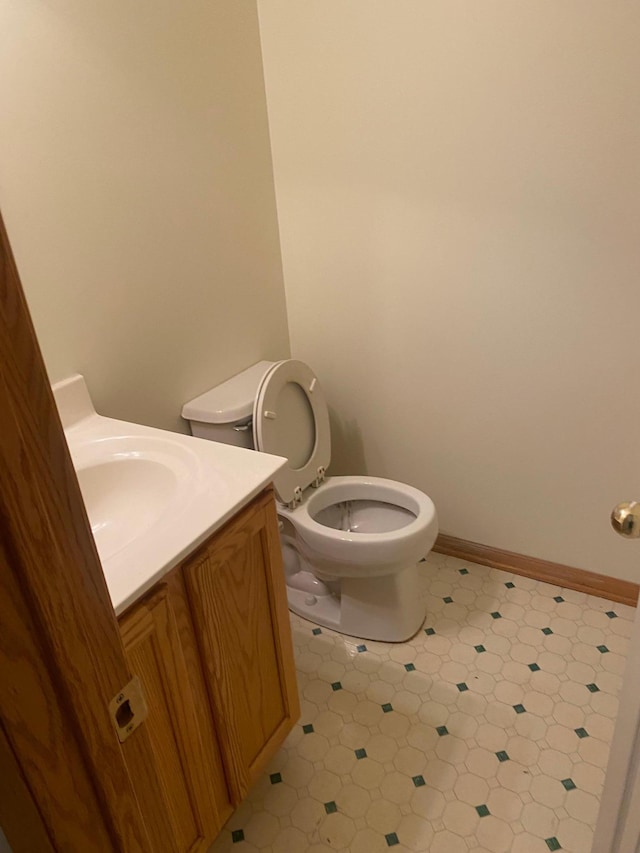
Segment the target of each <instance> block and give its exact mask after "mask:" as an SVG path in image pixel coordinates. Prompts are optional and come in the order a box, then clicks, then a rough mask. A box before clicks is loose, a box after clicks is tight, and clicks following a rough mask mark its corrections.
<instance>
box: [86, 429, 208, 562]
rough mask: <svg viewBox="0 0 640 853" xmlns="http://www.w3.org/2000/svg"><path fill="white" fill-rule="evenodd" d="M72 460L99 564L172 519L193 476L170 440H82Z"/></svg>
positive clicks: (183, 451) (185, 456)
mask: <svg viewBox="0 0 640 853" xmlns="http://www.w3.org/2000/svg"><path fill="white" fill-rule="evenodd" d="M73 456H74V464H75V466H76V474H77V475H78V482H79V483H80V491H81V492H82V497H83V498H84V503H85V507H86V509H87V515H88V516H89V522H90V523H91V530H92V532H93V537H94V539H95V542H96V547H97V549H98V554H99V555H100V558H101V559H102V560H103V561H105V560H108V559H109V558H110V557H113V556H114V555H115V554H117V553H118V551H121V550H122V549H123V548H126V547H127V546H128V545H130V544H131V543H132V542H134V541H135V540H138V539H139V538H140V537H141V536H143V535H144V534H147V533H148V532H149V531H150V530H151V529H152V528H153V527H155V526H156V525H159V524H162V523H166V522H168V521H169V517H170V516H172V515H173V516H175V515H176V514H178V513H179V512H180V510H181V509H182V507H181V504H182V503H183V502H184V501H187V500H188V498H189V494H188V490H187V489H186V484H187V483H188V482H192V481H193V480H194V478H195V479H197V473H198V464H197V463H198V460H197V458H196V457H194V455H193V453H191V452H190V451H189V449H188V448H185V447H183V446H181V445H180V444H179V443H178V442H176V441H175V440H173V439H172V437H171V436H167V438H158V437H157V436H140V435H122V436H116V437H110V438H102V439H100V440H98V441H87V442H84V443H79V444H76V445H75V446H74V448H73Z"/></svg>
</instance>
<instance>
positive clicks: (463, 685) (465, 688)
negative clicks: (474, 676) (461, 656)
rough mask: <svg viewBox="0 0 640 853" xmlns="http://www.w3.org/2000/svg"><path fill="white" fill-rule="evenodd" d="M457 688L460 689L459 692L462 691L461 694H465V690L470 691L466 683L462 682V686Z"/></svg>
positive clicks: (459, 685)
mask: <svg viewBox="0 0 640 853" xmlns="http://www.w3.org/2000/svg"><path fill="white" fill-rule="evenodd" d="M456 687H457V688H458V690H459V691H460V693H464V691H465V690H468V689H469V688H468V687H467V685H466V684H465V683H464V681H461V682H460V684H456Z"/></svg>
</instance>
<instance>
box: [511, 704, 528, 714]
mask: <svg viewBox="0 0 640 853" xmlns="http://www.w3.org/2000/svg"><path fill="white" fill-rule="evenodd" d="M513 710H514V711H515V712H516V714H524V712H525V711H526V710H527V709H526V708H525V707H524V705H521V704H520V703H518V704H517V705H514V706H513Z"/></svg>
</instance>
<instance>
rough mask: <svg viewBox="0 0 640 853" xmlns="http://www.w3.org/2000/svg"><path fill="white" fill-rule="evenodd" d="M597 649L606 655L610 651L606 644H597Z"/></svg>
mask: <svg viewBox="0 0 640 853" xmlns="http://www.w3.org/2000/svg"><path fill="white" fill-rule="evenodd" d="M596 649H597V650H598V651H599V652H601V653H602V654H603V655H606V653H607V652H608V651H609V649H608V648H607V647H606V646H596Z"/></svg>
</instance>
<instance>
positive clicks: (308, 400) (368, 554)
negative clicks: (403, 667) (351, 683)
mask: <svg viewBox="0 0 640 853" xmlns="http://www.w3.org/2000/svg"><path fill="white" fill-rule="evenodd" d="M182 415H183V417H184V418H186V419H187V420H188V421H189V422H190V425H191V431H192V433H193V435H195V436H197V437H200V438H209V439H213V440H216V441H225V442H226V443H230V444H238V445H241V446H245V447H251V448H253V449H256V450H259V451H262V452H265V453H274V454H276V455H279V456H285V457H286V458H287V459H288V460H289V464H288V466H285V467H284V468H283V469H282V471H281V472H279V473H278V474H277V475H276V477H275V479H274V488H275V491H276V495H277V498H278V517H279V520H280V527H281V545H282V551H283V559H284V567H285V574H286V582H287V595H288V600H289V607H290V609H291V610H292V611H293V612H295V613H298V614H299V615H301V616H304V617H305V618H307V619H309V620H310V621H312V622H315V623H316V624H319V625H324V626H326V627H329V628H332V629H334V630H336V631H339V632H341V633H344V634H350V635H352V636H355V637H361V638H364V639H370V640H381V641H388V642H400V641H402V640H406V639H408V638H409V637H411V636H412V635H413V634H415V632H416V631H417V630H418V629H419V628H420V627H421V625H422V622H423V621H424V617H425V607H424V601H423V600H422V598H421V594H420V586H419V579H418V570H417V564H418V562H419V561H420V560H421V559H422V558H424V557H425V556H426V555H427V554H428V552H429V551H430V550H431V548H432V547H433V544H434V542H435V539H436V536H437V533H438V522H437V516H436V510H435V507H434V505H433V502H432V501H431V499H430V498H429V497H428V496H427V495H425V494H424V493H423V492H421V491H419V490H418V489H415V488H413V487H412V486H408V485H406V484H404V483H398V482H395V481H393V480H386V479H382V478H379V477H367V476H364V475H363V476H348V477H327V476H326V469H327V467H328V465H329V461H330V458H331V439H330V430H329V415H328V409H327V405H326V401H325V397H324V394H323V392H322V389H321V387H320V384H319V382H318V379H317V377H316V376H315V374H314V373H313V371H312V370H311V368H309V367H308V366H307V365H306V364H304V362H301V361H297V360H294V359H289V360H286V361H280V362H264V361H263V362H259V363H258V364H255V365H253V367H251V368H249V369H248V370H245V371H243V373H240V374H238V375H237V376H235V377H233V378H232V379H230V380H228V381H227V382H225V383H223V384H222V385H220V386H217V387H216V388H213V389H211V390H210V391H208V392H206V393H205V394H203V395H201V396H200V397H198V398H196V399H195V400H192V401H191V402H190V403H187V404H186V405H185V406H184V407H183V410H182Z"/></svg>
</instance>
